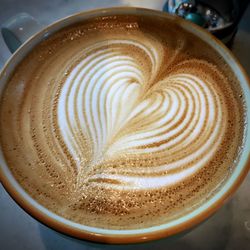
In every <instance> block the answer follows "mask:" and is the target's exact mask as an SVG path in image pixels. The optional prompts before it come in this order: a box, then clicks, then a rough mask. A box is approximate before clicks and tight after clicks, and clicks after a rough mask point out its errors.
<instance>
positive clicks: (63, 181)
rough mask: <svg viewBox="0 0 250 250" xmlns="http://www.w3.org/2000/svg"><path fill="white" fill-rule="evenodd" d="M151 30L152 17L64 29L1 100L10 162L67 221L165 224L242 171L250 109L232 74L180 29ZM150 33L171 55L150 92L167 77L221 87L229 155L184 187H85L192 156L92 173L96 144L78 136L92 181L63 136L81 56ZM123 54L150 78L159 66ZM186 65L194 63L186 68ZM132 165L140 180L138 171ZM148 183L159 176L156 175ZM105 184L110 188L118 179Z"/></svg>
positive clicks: (126, 162) (134, 159)
mask: <svg viewBox="0 0 250 250" xmlns="http://www.w3.org/2000/svg"><path fill="white" fill-rule="evenodd" d="M149 23H152V20H151V19H150V18H142V17H139V16H137V17H136V16H135V17H127V16H126V17H117V18H116V19H112V18H111V19H107V20H105V21H103V20H98V19H97V20H96V23H93V22H92V21H90V22H86V23H82V24H78V25H75V26H72V27H70V28H67V29H64V30H62V31H60V32H58V33H57V34H55V35H53V36H52V37H51V38H49V39H48V40H47V41H45V42H42V43H41V44H40V45H38V46H37V47H36V48H35V49H34V50H33V51H32V52H31V53H30V54H29V55H28V56H27V57H26V58H25V59H24V60H23V61H22V63H21V64H20V65H19V66H18V67H17V68H16V69H15V72H14V74H13V75H12V77H11V79H10V81H9V83H8V85H7V87H6V88H5V92H4V98H2V100H1V130H0V136H1V145H2V148H3V152H4V155H5V158H6V161H7V163H8V165H9V166H10V168H11V171H12V172H13V174H14V176H15V178H16V179H17V180H18V181H19V182H20V184H21V185H22V186H23V187H24V189H25V190H26V191H27V192H28V193H29V194H30V195H31V196H32V197H33V198H35V199H36V200H37V201H38V202H39V203H41V204H42V205H44V206H45V207H47V208H49V209H51V210H52V211H54V212H56V213H57V214H59V215H61V216H63V217H65V218H68V219H71V220H73V221H76V222H79V223H82V224H85V225H89V226H96V227H101V228H112V229H131V228H144V227H149V226H153V225H159V224H162V223H163V222H168V221H170V220H172V219H174V218H178V217H179V216H180V215H183V214H186V213H188V212H190V211H192V210H193V209H194V208H196V207H198V206H200V205H201V204H203V202H204V201H205V200H206V199H208V198H209V197H212V195H213V193H214V192H217V189H216V190H214V187H216V186H219V187H218V190H219V189H220V186H221V185H223V183H224V182H225V181H226V179H227V178H228V176H230V172H231V171H233V169H234V163H233V162H234V160H235V159H236V160H237V155H238V149H239V146H241V144H242V135H243V122H244V117H243V114H244V109H243V105H242V101H241V100H240V98H239V96H240V95H241V94H240V91H241V90H240V87H239V84H238V82H237V80H236V79H235V77H234V75H233V73H232V72H231V70H230V68H229V67H228V66H226V65H225V62H224V61H223V60H222V59H221V58H220V57H219V56H217V55H216V53H215V52H214V51H212V50H211V48H209V47H208V46H207V45H205V44H204V43H203V42H202V41H200V40H198V39H197V38H195V39H196V40H194V37H192V35H190V34H187V33H186V32H185V31H183V30H181V29H180V28H178V27H177V26H176V25H175V24H173V23H165V21H164V23H163V21H162V20H160V19H159V20H155V19H154V23H157V25H154V27H152V25H149ZM129 24H132V28H131V26H130V25H129ZM128 27H129V28H128ZM163 30H164V31H165V32H162V31H163ZM144 34H149V36H150V37H151V38H153V39H155V40H156V44H157V43H159V42H160V44H162V46H163V47H164V51H163V61H164V63H163V65H162V67H161V68H160V71H158V72H157V75H156V76H155V78H154V79H153V80H152V81H151V82H150V84H149V86H151V87H152V86H153V84H154V82H157V81H160V80H161V79H163V78H165V76H166V75H171V74H173V73H186V71H187V70H188V73H193V74H195V75H197V74H198V76H199V78H201V79H204V80H208V81H210V82H212V83H213V84H212V86H213V87H214V88H215V89H216V92H217V94H219V95H220V96H222V98H221V100H223V102H224V104H223V105H225V109H226V110H225V111H226V112H229V113H230V115H229V117H228V121H226V124H227V125H226V126H227V127H226V131H225V134H224V137H223V140H222V142H221V147H220V149H218V150H217V151H216V153H215V154H214V156H213V159H212V160H210V162H209V164H207V165H206V166H205V167H203V168H202V169H201V170H200V171H199V172H197V173H196V174H195V175H194V176H191V177H189V178H187V179H185V180H184V181H183V182H181V183H179V184H178V185H174V186H170V187H164V188H161V189H159V190H143V191H137V190H133V191H118V190H114V189H110V188H105V187H104V188H103V187H101V186H96V185H93V184H92V183H91V182H86V181H85V180H84V178H86V176H88V175H91V174H93V173H102V172H103V171H104V170H105V172H109V173H117V172H119V173H123V174H125V175H136V176H138V174H139V173H138V171H136V168H140V167H142V166H148V167H152V166H158V165H159V164H161V163H164V162H165V163H166V158H167V159H168V161H167V162H171V160H172V161H174V160H176V159H178V157H179V158H181V157H182V156H183V154H184V153H183V150H182V149H180V150H179V152H178V154H177V155H175V156H174V157H175V158H174V159H173V158H172V159H171V158H170V155H168V154H167V153H166V152H163V153H158V154H150V155H146V156H143V155H140V156H139V157H138V155H136V154H135V155H133V154H132V155H131V154H129V155H126V154H124V155H119V157H118V158H113V159H111V160H108V161H106V162H105V161H104V162H103V163H101V164H100V165H98V166H97V167H96V166H95V167H93V166H91V165H90V161H91V158H92V152H91V148H90V147H89V145H88V143H89V142H88V140H89V138H87V137H86V136H84V135H83V134H79V135H78V136H77V137H76V139H77V140H78V144H79V145H81V147H82V150H85V156H86V157H85V160H84V162H83V164H85V166H86V168H83V171H86V172H87V174H86V173H84V175H82V176H81V175H78V174H77V173H78V172H77V166H76V163H75V161H74V159H73V158H72V156H71V154H70V153H69V151H68V149H67V147H66V145H65V143H64V141H63V139H62V137H61V133H60V130H59V128H58V124H57V118H58V117H57V113H56V107H57V103H58V96H59V94H60V90H61V88H62V86H63V84H64V82H65V79H66V77H67V75H68V74H69V73H70V72H71V69H72V68H73V66H74V65H76V64H77V63H78V62H79V61H80V58H81V56H80V57H79V53H78V52H79V51H81V50H83V49H84V48H85V47H87V46H89V45H90V44H92V43H93V42H94V41H96V40H98V39H102V38H103V37H104V38H105V39H112V38H129V37H130V38H132V39H133V38H135V37H141V38H142V39H143V38H144ZM144 42H147V41H144ZM123 53H125V54H130V53H133V55H134V57H135V58H136V60H137V61H138V64H139V65H140V67H145V69H144V74H145V76H146V77H147V78H150V74H149V73H148V72H150V71H149V68H150V65H149V64H147V61H148V60H147V58H146V57H142V55H141V51H136V48H135V47H133V46H130V47H125V48H124V51H123ZM83 56H85V55H83ZM193 58H194V59H195V60H193ZM190 59H192V60H190ZM72 61H73V62H74V63H73V65H72ZM184 61H186V62H187V65H185V67H183V62H184ZM139 62H140V63H139ZM211 65H213V66H211ZM132 128H133V126H132V127H131V129H132ZM207 136H209V135H207ZM202 139H203V138H202ZM198 146H199V144H197V147H198ZM189 147H191V148H192V145H190V146H189ZM86 152H87V154H86ZM201 157H202V156H201ZM131 166H133V168H134V169H135V172H136V173H135V172H133V171H131V170H130V169H131ZM186 167H188V166H186ZM172 172H173V171H172ZM141 174H142V175H143V174H145V175H147V174H149V175H150V176H152V173H141ZM161 174H163V175H164V174H166V173H164V172H163V173H161ZM156 175H157V174H156ZM97 182H100V183H102V182H104V183H105V182H107V183H110V182H112V180H110V179H106V180H105V179H100V180H99V181H97ZM113 184H115V183H113ZM209 193H211V195H210V196H209V197H208V194H209Z"/></svg>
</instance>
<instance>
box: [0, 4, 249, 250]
mask: <svg viewBox="0 0 250 250" xmlns="http://www.w3.org/2000/svg"><path fill="white" fill-rule="evenodd" d="M243 1H244V0H243ZM209 2H210V3H212V2H215V3H217V2H218V3H219V2H220V0H211V1H209ZM227 2H230V0H227ZM235 2H241V0H235ZM165 4H166V0H91V1H89V0H43V1H41V0H0V25H1V24H2V23H3V22H4V21H6V20H7V19H9V18H10V17H12V16H14V15H16V14H17V13H20V12H27V13H29V14H31V15H32V16H34V17H35V18H37V19H38V21H39V22H40V23H41V24H42V25H43V26H46V25H48V24H50V23H52V22H54V21H56V20H58V19H60V18H63V17H65V16H68V15H71V14H74V13H76V12H79V11H86V10H90V9H95V8H104V7H115V6H136V7H144V8H152V9H157V10H162V9H163V8H164V6H165ZM229 10H230V8H229V7H228V8H224V9H223V11H225V13H227V12H228V11H229ZM223 13H224V12H223ZM223 15H224V14H223ZM225 15H226V14H225ZM231 49H232V52H233V53H234V55H235V56H236V57H237V58H238V59H239V61H240V62H241V64H242V65H243V66H244V67H245V69H246V71H247V72H248V74H250V61H249V58H250V8H249V7H248V8H247V9H246V11H245V12H244V16H243V17H242V19H241V21H240V23H239V25H238V31H237V33H236V35H235V38H234V40H233V44H232V46H231ZM10 56H11V53H10V52H9V50H8V48H7V46H6V45H5V44H4V41H3V38H2V36H1V35H0V69H1V68H2V67H3V65H4V63H5V62H6V61H7V60H8V59H9V58H10ZM249 193H250V175H248V177H247V178H246V180H245V181H244V183H243V184H242V185H241V187H240V188H239V190H238V191H237V193H236V194H235V195H234V197H233V199H231V200H230V201H229V202H228V203H227V204H226V205H225V206H223V207H222V208H221V209H220V210H219V211H218V212H217V213H216V214H215V215H214V216H213V217H211V218H210V219H209V220H207V221H206V222H204V223H203V224H201V225H200V226H198V227H197V228H195V229H194V230H193V231H191V232H190V233H188V234H187V235H185V236H184V237H183V238H181V239H179V240H177V241H175V242H168V241H167V240H164V239H163V240H161V241H154V242H150V243H147V244H143V245H140V244H139V245H137V246H136V249H137V250H150V249H157V250H166V249H171V250H183V249H185V250H200V249H202V250H249V249H250V195H249ZM34 249H36V250H69V249H72V250H94V249H107V250H112V249H113V250H117V249H118V250H119V249H121V250H122V249H124V250H125V249H131V250H133V249H135V247H134V246H131V247H127V246H113V247H111V246H109V245H102V246H100V245H98V244H95V243H90V242H85V241H78V240H74V239H71V238H69V237H65V236H63V235H61V234H58V233H56V232H55V231H53V230H51V229H49V228H47V227H45V226H43V225H42V224H41V223H39V222H38V221H36V220H35V219H33V218H32V217H31V216H29V215H28V214H27V213H25V212H24V211H23V210H22V209H21V208H20V207H19V206H18V205H17V204H16V203H15V202H14V201H13V200H12V199H11V197H10V196H9V195H8V194H7V192H6V191H5V190H4V188H3V187H2V185H1V184H0V250H34Z"/></svg>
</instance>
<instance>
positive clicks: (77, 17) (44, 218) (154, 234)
mask: <svg viewBox="0 0 250 250" xmlns="http://www.w3.org/2000/svg"><path fill="white" fill-rule="evenodd" d="M119 14H124V15H126V14H142V15H156V16H158V17H162V18H166V20H169V19H172V20H174V21H175V22H176V23H178V25H180V26H181V27H182V28H183V29H185V30H186V31H188V32H191V33H192V34H194V35H195V36H198V35H201V36H202V37H203V40H205V39H206V40H207V41H206V43H208V44H210V45H211V47H213V49H214V50H216V52H217V53H219V54H221V55H222V57H223V59H226V57H227V58H228V60H229V59H230V60H232V62H234V63H235V65H236V66H237V68H238V70H239V72H238V73H236V70H233V69H232V70H233V72H234V73H235V75H236V76H238V75H241V77H242V79H243V80H244V82H246V88H247V91H248V92H250V79H249V78H248V76H247V74H246V72H245V70H244V69H243V67H242V66H241V64H240V63H239V62H238V60H237V59H236V58H235V56H234V55H233V54H232V52H231V51H230V50H229V49H228V48H227V47H226V46H225V45H224V44H223V43H222V42H221V41H219V40H218V39H217V38H215V37H214V36H212V35H211V34H210V33H208V32H207V31H206V30H204V29H202V28H200V27H199V26H197V25H195V24H193V23H191V22H188V21H186V20H184V19H182V18H180V17H177V16H172V15H169V14H168V13H165V12H162V11H158V10H152V9H146V8H138V7H111V8H101V9H94V10H90V11H81V12H78V13H75V14H73V15H70V16H67V17H64V18H62V19H60V20H58V21H56V22H54V23H52V24H50V25H48V26H46V27H45V28H43V29H42V30H40V31H39V32H37V33H36V34H34V35H33V36H32V37H30V38H29V39H28V40H27V41H26V42H25V43H24V44H23V45H22V46H20V47H19V48H18V49H17V51H16V52H15V53H14V54H13V55H12V56H11V57H10V59H9V60H8V61H7V62H6V64H5V65H4V67H3V69H2V71H1V73H0V81H1V79H2V78H3V76H5V74H6V69H7V68H8V67H9V65H11V63H12V61H13V60H14V58H15V57H16V55H17V54H19V53H21V52H20V51H22V50H23V48H25V47H28V46H29V45H30V44H31V43H32V42H33V41H34V40H35V39H36V38H37V37H38V36H39V35H40V39H39V41H37V42H36V43H35V44H33V46H35V45H37V44H39V43H40V42H41V40H42V38H43V37H44V36H45V35H46V34H48V33H49V31H50V30H52V29H53V28H55V30H54V31H53V32H51V33H49V35H50V34H53V33H55V32H57V31H58V30H60V29H63V28H65V27H67V26H69V25H70V24H74V23H77V22H80V21H81V20H82V21H83V20H86V19H89V18H92V17H100V16H105V15H119ZM70 20H71V21H72V20H73V22H71V23H70V22H69V21H70ZM63 22H64V25H62V26H61V27H60V24H62V23H63ZM33 46H32V47H31V48H29V49H28V50H27V52H26V54H27V53H28V52H30V51H31V50H32V49H33ZM26 54H25V55H26ZM25 55H23V56H21V57H22V59H23V57H24V56H25ZM14 68H15V67H13V69H14ZM13 69H12V70H11V72H13ZM10 75H11V73H10ZM3 85H5V84H3ZM241 87H242V84H241ZM242 88H243V87H242ZM248 104H249V105H247V109H248V110H247V112H249V116H250V101H249V103H248ZM248 119H250V118H249V117H248ZM248 126H249V124H248ZM248 130H249V129H248ZM247 133H248V134H247V139H248V140H249V141H250V133H249V131H247ZM247 145H248V144H246V142H245V144H244V148H245V147H246V146H247ZM0 153H1V157H0V158H3V159H4V157H3V156H2V152H0ZM242 155H243V154H242ZM242 155H241V156H240V158H242ZM245 155H246V156H245V161H244V165H243V167H242V168H241V169H240V170H239V174H238V175H237V176H236V178H235V180H233V182H232V183H231V185H229V186H228V188H227V189H226V190H225V192H224V193H222V194H221V195H220V197H219V198H218V200H215V201H214V202H213V203H211V204H210V205H209V206H208V207H207V208H205V209H203V210H202V209H201V211H200V212H199V213H197V214H196V215H194V216H193V217H191V218H189V219H186V220H184V221H182V222H181V223H179V224H176V225H173V226H169V227H167V228H159V229H158V230H152V231H150V229H151V228H149V231H148V232H142V233H140V231H143V230H140V229H136V230H111V231H112V232H113V231H119V232H120V233H118V232H117V233H110V234H107V233H105V232H107V231H109V230H103V233H100V231H99V232H94V231H88V230H83V229H80V228H76V227H73V226H72V225H73V224H74V223H68V224H66V223H65V222H64V221H63V217H61V216H58V215H56V214H54V213H52V212H50V211H49V210H47V209H45V208H44V207H43V206H41V205H40V204H38V203H37V202H36V201H35V200H34V199H32V198H31V197H30V196H29V195H28V194H27V193H26V192H25V191H24V190H23V189H22V187H21V186H20V185H19V184H18V183H17V182H16V181H15V179H14V177H13V176H12V175H11V173H10V171H9V169H8V167H7V165H6V164H5V162H4V160H3V161H2V159H1V162H0V181H1V183H2V184H3V186H4V188H5V190H6V191H7V192H8V193H9V195H10V196H11V197H12V198H13V199H14V200H15V201H16V202H17V203H18V204H19V206H20V207H21V208H23V209H24V210H25V211H26V212H27V213H28V214H30V215H32V217H34V218H35V219H37V220H38V221H40V222H41V223H43V224H45V225H47V226H49V227H51V228H53V229H54V230H56V231H58V232H61V233H64V234H67V235H70V236H73V237H75V238H79V239H86V240H90V241H95V242H101V243H111V244H124V243H125V244H128V243H139V242H146V241H150V240H156V239H160V238H164V237H168V236H171V235H174V234H178V233H181V232H183V231H186V230H189V229H191V228H192V227H194V226H195V225H197V224H199V223H200V222H202V221H204V220H205V219H207V218H208V217H209V216H211V215H212V214H213V213H215V212H216V211H217V210H218V209H219V208H220V207H221V206H222V205H223V204H224V203H225V202H226V201H227V200H228V199H229V198H230V197H231V196H232V195H233V193H234V192H235V191H236V190H237V188H238V187H239V185H240V184H241V183H242V181H243V180H244V178H245V177H246V175H247V173H248V171H249V169H250V153H249V152H245ZM239 161H240V160H239ZM238 165H239V164H238ZM238 165H237V166H238ZM8 172H9V173H8ZM235 172H236V171H235ZM230 178H231V177H230ZM15 182H16V183H15ZM228 182H229V181H228V180H227V182H226V183H225V184H224V185H223V187H222V189H224V187H225V186H226V184H227V183H228ZM22 190H23V193H22ZM218 193H220V191H219V192H218ZM204 204H208V202H205V203H204ZM201 207H202V206H201ZM197 210H198V209H195V211H197ZM57 217H59V218H61V220H59V218H57ZM185 217H188V216H187V215H184V216H182V217H181V218H185ZM65 221H67V220H66V219H65ZM69 222H70V221H69ZM69 224H71V225H69ZM166 224H167V223H165V224H163V225H166ZM79 225H80V224H79ZM101 231H102V230H101ZM128 231H129V232H133V233H127V232H128ZM121 232H123V233H121ZM136 232H137V233H136Z"/></svg>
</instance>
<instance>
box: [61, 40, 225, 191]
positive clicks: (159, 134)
mask: <svg viewBox="0 0 250 250" xmlns="http://www.w3.org/2000/svg"><path fill="white" fill-rule="evenodd" d="M115 45H117V46H115ZM128 45H132V46H134V47H135V48H136V51H138V53H139V54H140V53H141V54H142V55H147V60H148V61H149V62H148V64H149V65H151V69H150V72H152V73H151V74H150V78H147V77H145V74H144V69H143V67H142V66H140V65H139V64H138V61H136V60H135V59H134V58H133V54H131V55H126V54H123V49H122V48H123V47H124V46H128ZM113 47H115V49H114V48H113ZM111 48H112V49H111ZM157 48H161V47H160V44H157V46H155V42H154V43H150V40H149V41H147V46H143V45H142V44H141V43H140V42H139V41H134V40H108V41H107V40H106V41H100V42H97V43H95V44H93V45H91V46H89V47H88V48H86V49H85V50H83V51H82V54H89V55H88V56H86V57H85V58H84V59H83V60H82V61H80V62H79V63H78V64H77V65H76V66H75V67H74V68H73V69H72V71H71V72H70V74H69V75H68V76H67V79H66V81H65V84H64V85H63V88H62V91H61V94H60V97H59V101H58V124H59V127H60V131H61V134H62V137H63V140H64V142H65V144H66V145H67V148H68V150H69V151H70V153H71V155H72V156H73V158H74V160H75V161H76V163H77V168H78V171H79V172H81V173H84V171H81V170H84V168H85V167H86V166H85V165H83V164H82V163H81V161H78V159H79V158H80V159H82V158H84V157H85V155H84V151H82V148H81V147H80V145H78V142H77V137H78V134H81V135H85V136H86V137H87V138H88V140H89V143H90V144H91V148H92V159H91V161H90V163H89V164H90V165H92V166H94V165H99V164H100V163H101V162H102V161H108V160H109V159H111V160H112V159H113V158H114V157H119V155H123V154H126V155H127V157H129V155H130V154H133V155H137V157H140V155H143V157H147V154H150V153H159V154H163V155H164V152H165V151H167V152H168V153H170V152H171V155H174V154H175V153H176V152H178V151H180V150H182V148H184V147H188V145H195V144H197V143H196V141H197V139H198V140H199V141H198V144H199V147H196V148H195V149H193V148H191V149H187V151H186V153H185V155H184V156H183V157H181V158H180V159H177V160H175V161H173V162H171V163H168V164H164V165H161V164H159V166H155V167H152V168H149V167H150V166H145V167H139V168H138V169H137V170H135V171H134V170H133V167H132V166H131V167H130V168H131V169H126V171H131V172H133V174H135V173H136V174H138V175H139V176H138V177H135V176H129V175H123V174H121V173H119V171H117V172H116V173H115V174H108V173H105V169H104V170H103V171H104V173H102V174H96V175H93V176H86V178H85V180H86V181H87V180H88V179H89V180H91V181H92V183H95V179H97V180H98V182H97V183H96V185H104V186H107V185H108V186H110V187H112V188H114V189H123V190H124V189H128V190H129V189H132V190H134V189H137V190H144V189H150V188H153V189H155V188H160V187H166V186H168V185H172V184H176V183H177V182H182V181H183V180H184V179H185V178H187V177H188V176H190V175H192V174H194V173H196V172H197V171H198V170H199V169H200V168H201V167H203V166H204V165H205V164H206V163H207V162H208V161H209V160H211V159H212V158H213V156H214V153H215V152H216V151H217V149H218V147H220V142H221V140H222V138H223V136H224V130H225V124H224V122H223V118H224V119H226V117H227V114H226V113H225V112H224V113H223V114H222V110H224V108H223V107H221V105H223V104H222V102H221V100H220V98H219V96H218V94H217V92H216V90H215V89H214V88H213V84H212V83H211V82H209V81H204V80H202V79H200V78H199V76H196V75H194V74H188V72H187V73H185V74H184V73H173V74H170V75H167V76H165V77H164V78H163V79H161V80H160V81H158V82H157V81H155V79H154V77H155V74H156V73H157V72H159V71H160V68H161V67H162V65H161V64H159V63H158V64H157V62H159V59H160V54H159V53H161V49H160V50H159V51H157ZM196 63H200V62H199V61H197V62H196ZM201 63H202V62H201ZM184 64H189V61H186V62H184ZM208 67H209V65H208ZM150 83H151V84H153V85H152V87H150V88H149V86H148V85H149V84H150ZM186 108H187V110H185V109H186ZM183 117H184V118H183ZM181 119H182V120H181ZM145 121H146V122H148V123H149V124H150V126H148V127H147V128H146V129H144V128H141V127H140V126H141V124H142V123H143V122H145ZM134 122H136V126H135V127H134V131H129V132H128V133H124V134H123V135H122V136H121V137H119V138H115V137H116V135H117V134H119V133H120V132H122V131H123V130H125V129H127V128H129V127H130V126H131V124H132V123H134ZM208 135H209V136H208ZM154 144H155V145H156V146H152V145H154ZM141 147H143V148H141ZM170 147H171V149H170ZM169 151H170V152H169ZM201 155H202V158H200V156H201ZM186 166H188V167H187V168H186ZM169 170H175V171H177V173H174V174H171V173H169V174H168V173H167V171H169ZM163 171H165V172H166V173H167V174H166V175H164V176H160V175H161V172H163ZM145 172H146V173H147V176H143V173H145ZM151 172H152V173H153V174H154V175H155V174H158V175H159V176H157V177H150V173H151ZM100 179H110V180H115V181H116V182H115V184H106V183H102V182H100ZM117 183H120V184H117Z"/></svg>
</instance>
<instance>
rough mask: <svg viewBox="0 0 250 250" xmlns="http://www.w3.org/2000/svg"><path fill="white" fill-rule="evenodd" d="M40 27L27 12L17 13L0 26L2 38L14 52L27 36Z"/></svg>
mask: <svg viewBox="0 0 250 250" xmlns="http://www.w3.org/2000/svg"><path fill="white" fill-rule="evenodd" d="M41 28H42V25H41V24H40V23H39V22H38V21H37V20H36V19H35V18H34V17H32V16H30V15H29V14H27V13H19V14H17V15H15V16H13V17H11V18H10V19H8V20H7V21H6V22H5V23H3V25H2V26H1V33H2V36H3V39H4V41H5V43H6V45H7V46H8V48H9V50H10V52H11V53H14V52H15V51H16V50H17V49H18V47H20V46H21V45H22V43H24V42H25V41H26V40H27V39H28V38H29V37H31V36H32V35H33V34H35V33H36V32H37V31H39V30H40V29H41Z"/></svg>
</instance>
